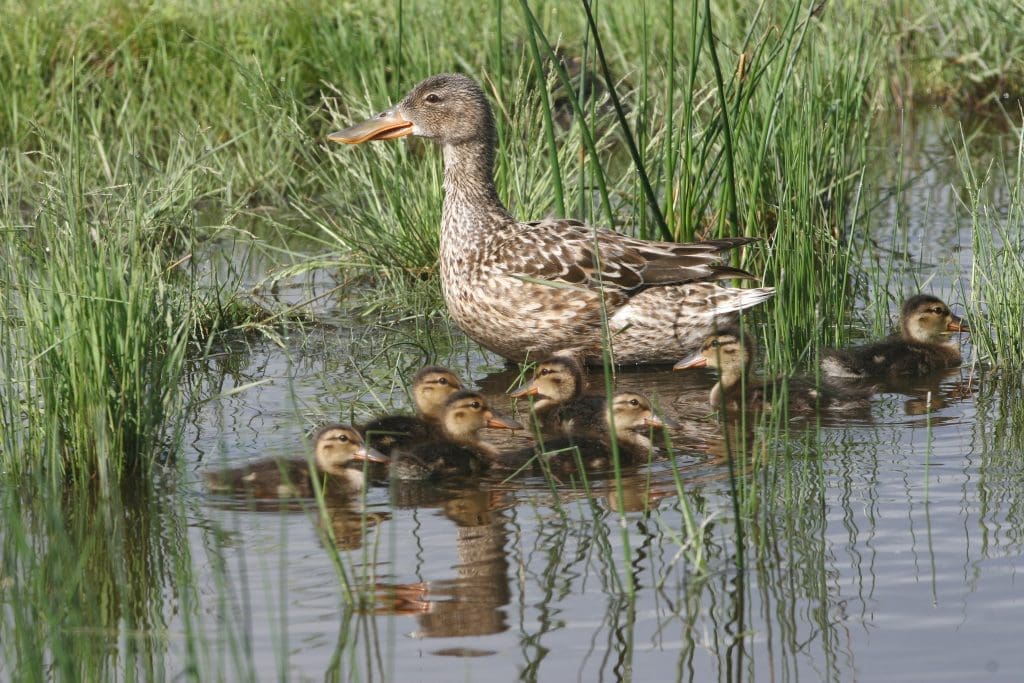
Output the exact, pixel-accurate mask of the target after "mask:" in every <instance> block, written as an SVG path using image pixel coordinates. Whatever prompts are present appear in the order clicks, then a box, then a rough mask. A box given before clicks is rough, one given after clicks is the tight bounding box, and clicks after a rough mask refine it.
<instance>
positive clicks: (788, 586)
mask: <svg viewBox="0 0 1024 683" xmlns="http://www.w3.org/2000/svg"><path fill="white" fill-rule="evenodd" d="M710 5H711V3H705V2H693V3H691V2H664V3H662V2H658V3H654V2H647V3H645V2H619V3H611V2H597V3H592V5H591V7H590V8H591V10H592V12H593V18H594V26H593V28H592V27H591V26H590V25H589V24H588V19H587V12H586V11H585V7H584V6H583V5H581V4H577V3H575V2H568V1H562V2H544V3H541V2H502V1H500V0H498V1H496V2H491V3H468V2H467V3H462V2H451V3H444V4H441V3H433V2H426V1H423V2H419V1H416V0H404V1H402V0H400V1H398V2H387V3H377V4H364V3H356V2H343V3H326V2H316V1H310V2H296V1H289V2H282V1H278V0H271V1H270V2H264V3H259V4H258V5H254V4H252V3H245V2H234V1H228V0H224V1H217V2H214V1H213V0H166V1H164V2H144V3H140V2H116V1H102V2H101V1H100V0H90V1H87V2H74V3H72V2H55V3H45V4H41V3H28V2H17V1H13V0H4V1H3V2H2V3H0V6H2V8H3V12H2V15H3V16H4V18H5V21H4V22H3V25H2V26H0V38H2V40H0V82H2V83H3V84H4V87H3V92H2V93H0V157H2V163H0V174H2V176H3V177H2V183H0V221H2V223H0V228H2V235H3V237H2V240H3V242H2V245H0V246H2V258H0V281H2V282H3V287H2V289H0V296H2V308H0V335H2V339H0V392H2V393H0V410H2V412H3V416H2V427H0V428H2V433H0V465H2V470H3V472H2V475H0V476H2V481H3V486H2V488H0V510H2V513H0V514H2V515H3V526H2V531H0V538H2V541H0V552H2V561H0V604H2V610H0V652H2V659H0V671H2V674H0V675H2V676H3V677H4V678H8V679H18V680H44V679H54V678H60V679H87V680H97V679H106V678H113V679H123V680H135V679H145V680H153V679H157V680H164V679H187V680H204V681H205V680H247V679H252V680H268V679H274V678H278V679H285V680H308V679H321V678H322V679H326V680H380V679H383V680H391V679H395V678H399V677H402V678H409V677H412V678H415V679H422V680H437V679H440V678H445V679H448V678H451V677H452V676H460V677H463V678H466V679H471V680H475V679H480V678H485V677H491V678H494V677H500V678H502V679H514V678H523V679H528V680H550V679H552V678H555V677H556V676H558V677H575V678H576V679H577V680H593V679H601V680H618V679H632V678H633V677H637V678H639V679H655V680H672V679H678V680H709V679H719V680H738V679H752V680H753V679H762V680H775V679H777V678H780V677H782V678H787V679H793V680H799V679H801V678H802V679H805V680H922V679H929V680H939V679H948V680H1015V679H1016V678H1017V673H1018V672H1019V671H1020V670H1021V668H1022V665H1024V661H1022V659H1024V656H1022V655H1021V653H1020V648H1019V645H1018V642H1019V640H1020V627H1019V625H1018V623H1019V619H1018V618H1017V612H1016V609H1019V608H1020V606H1021V599H1020V597H1019V594H1017V593H1016V590H1015V588H1016V586H1015V578H1016V569H1017V565H1018V563H1019V560H1020V558H1021V521H1022V520H1021V505H1020V502H1019V501H1020V500H1021V495H1022V493H1024V490H1022V489H1024V476H1022V474H1024V472H1022V470H1024V462H1022V447H1024V407H1022V403H1021V392H1022V376H1021V358H1022V354H1024V328H1022V323H1021V321H1022V316H1024V306H1022V300H1024V294H1022V291H1024V266H1022V260H1021V259H1022V239H1024V238H1022V225H1024V220H1022V207H1024V202H1022V199H1021V191H1020V185H1021V177H1022V174H1021V170H1022V162H1024V153H1022V148H1024V147H1022V144H1024V143H1022V140H1024V137H1022V135H1024V134H1022V116H1021V100H1020V96H1021V92H1022V87H1021V86H1022V83H1024V57H1022V54H1024V53H1022V48H1021V46H1020V43H1019V41H1018V40H1017V34H1018V33H1019V30H1018V27H1019V26H1020V25H1021V19H1024V16H1022V14H1024V9H1022V8H1021V7H1020V5H1019V3H1018V4H1014V3H994V2H980V3H979V2H967V1H966V0H963V1H957V0H950V1H948V2H940V3H927V4H926V3H918V2H903V3H884V4H883V3H877V4H876V3H841V2H826V3H815V4H808V3H793V2H780V3H764V4H760V5H750V4H749V3H732V2H716V3H714V7H711V6H710ZM593 29H596V30H593ZM598 38H599V39H600V45H601V48H602V50H601V53H598V51H597V43H598V40H597V39H598ZM556 51H557V54H558V55H561V56H562V60H559V59H558V58H556V56H555V55H556ZM559 64H561V65H563V67H564V69H563V70H559V69H558V68H557V65H559ZM605 65H606V66H607V68H608V71H609V73H610V74H611V76H612V78H611V79H610V80H611V82H613V83H614V84H615V91H616V92H617V93H618V95H619V96H620V97H621V98H622V103H623V110H624V118H625V125H624V123H623V121H621V120H620V119H619V117H618V116H617V115H616V114H615V113H614V111H613V109H614V108H611V109H610V108H609V107H608V105H607V101H606V100H605V99H604V98H603V97H602V93H603V91H604V90H605V87H604V85H602V84H606V83H607V82H608V79H606V78H605V77H604V75H603V67H604V66H605ZM444 70H460V71H465V72H467V73H469V74H471V75H473V76H474V77H476V78H478V79H479V80H481V82H483V83H484V84H485V89H486V90H487V91H488V93H489V94H490V95H491V97H492V102H493V103H494V105H495V109H496V114H497V118H498V123H499V128H500V150H499V167H498V174H497V180H498V184H499V192H500V193H501V195H502V197H503V198H504V199H505V200H506V201H507V202H508V203H509V204H510V206H511V208H512V210H513V212H514V214H515V215H517V216H519V217H522V218H536V217H542V216H544V215H548V214H559V215H573V216H576V217H580V218H586V219H588V220H592V221H594V222H600V223H601V224H605V225H613V226H615V227H616V228H617V229H619V230H622V231H624V232H631V233H634V234H638V235H641V236H645V237H658V236H671V237H672V238H676V239H682V240H689V239H699V238H701V237H705V236H711V235H728V234H751V235H757V236H760V237H763V238H764V242H763V243H762V246H760V247H759V248H756V249H751V250H749V251H748V253H746V254H745V255H744V261H743V263H742V264H739V265H743V266H744V267H745V268H748V269H750V270H752V271H753V272H758V273H764V278H765V283H766V284H770V285H773V286H776V287H777V288H778V296H777V297H776V298H775V299H774V300H773V301H771V302H769V303H768V304H767V305H766V306H764V307H763V308H761V309H760V310H758V311H757V312H756V313H755V314H754V315H753V316H750V317H749V318H748V321H747V322H748V324H749V325H750V326H751V327H752V329H755V330H757V332H758V333H759V336H760V337H761V339H762V363H761V370H762V371H763V372H767V373H776V372H791V371H794V370H796V371H801V370H802V371H806V370H807V368H813V367H814V364H815V363H814V359H815V358H816V356H817V353H818V351H819V350H820V349H821V348H822V347H823V346H828V345H835V344H840V343H852V342H856V341H859V340H861V339H865V338H869V337H875V336H879V335H881V334H884V333H886V332H888V331H889V329H890V328H891V326H892V323H893V315H894V312H895V310H896V305H897V303H898V301H899V300H900V299H902V298H903V296H905V295H906V294H908V293H913V292H916V291H918V290H919V289H924V290H926V291H930V292H932V293H934V294H937V295H938V296H941V297H943V298H944V299H946V300H947V301H949V302H951V303H953V304H954V308H955V309H956V310H957V312H958V313H966V315H967V316H968V318H969V319H970V321H971V324H972V326H973V327H974V329H975V332H974V333H973V334H972V335H971V337H970V338H969V339H967V340H965V342H966V346H965V348H964V357H965V365H964V367H963V368H962V369H961V370H958V371H955V372H952V373H950V374H949V375H948V376H946V377H943V378H938V379H935V380H934V381H931V382H925V383H921V384H920V385H911V386H904V387H892V388H891V390H887V391H885V392H883V393H882V394H880V395H879V397H878V398H877V399H876V400H875V401H874V403H873V406H872V409H871V413H870V415H866V416H859V417H858V418H857V419H837V418H825V417H822V418H819V419H810V420H806V419H805V420H794V421H790V420H786V419H783V418H779V417H778V416H775V417H771V418H751V419H750V423H749V424H746V425H742V426H740V427H735V426H732V425H728V424H722V423H720V422H719V421H718V420H717V419H716V418H715V417H713V416H710V415H709V414H708V412H709V411H708V409H707V407H706V402H705V400H706V398H705V397H706V392H707V390H708V388H709V387H710V383H711V380H710V378H708V377H703V376H700V373H698V374H697V375H696V376H691V375H683V376H680V375H681V373H676V374H674V375H673V374H670V373H668V372H666V371H658V370H654V369H645V370H631V369H625V370H623V371H622V372H621V373H620V374H619V375H618V376H617V383H618V386H619V387H622V388H635V389H639V390H641V391H643V392H645V393H648V394H650V395H652V396H653V397H655V398H656V400H657V401H658V402H659V404H660V405H661V407H662V409H663V410H664V411H665V412H666V413H668V414H669V415H671V416H672V417H674V418H676V419H677V420H679V421H680V422H681V423H682V424H683V427H681V428H680V429H679V430H676V431H674V432H673V433H672V434H671V437H672V454H673V455H672V457H671V458H667V459H665V460H662V461H659V462H657V463H655V464H654V465H652V466H651V467H650V468H646V469H643V470H640V471H635V472H630V473H628V476H626V477H624V478H623V479H622V480H621V481H614V480H612V481H608V480H599V481H593V482H589V485H588V486H584V485H582V484H579V485H570V484H568V483H566V482H549V481H545V480H543V479H540V478H533V479H525V480H516V481H512V482H503V481H499V480H495V481H488V482H484V483H483V484H482V485H481V486H480V487H475V488H473V489H471V490H442V491H428V492H423V491H415V490H413V491H405V490H394V491H389V490H388V489H384V488H374V489H371V490H370V491H369V492H368V494H367V497H366V500H365V501H363V502H362V503H361V504H360V505H354V506H347V507H343V508H332V507H329V506H327V505H326V504H325V503H323V502H322V501H315V500H309V501H295V502H289V503H287V504H281V505H274V506H269V507H268V506H256V505H254V504H253V503H252V502H250V501H246V500H240V499H231V498H224V497H215V496H211V495H209V494H208V493H206V492H205V491H204V490H203V487H202V484H201V478H200V476H199V473H200V472H201V471H202V470H203V469H206V468H210V467H216V466H220V465H223V464H225V463H238V462H242V461H244V460H246V459H249V458H252V457H256V456H261V455H273V454H295V453H303V452H305V448H306V446H305V444H304V442H303V435H304V434H305V433H306V431H307V430H308V429H309V428H310V427H312V426H313V425H315V424H317V423H320V422H323V421H327V420H332V421H333V420H336V419H339V418H340V419H343V420H350V419H351V420H353V421H356V420H360V419H363V418H366V417H368V416H370V415H372V414H376V413H378V412H383V411H385V410H392V409H405V408H407V407H408V397H407V393H406V391H407V386H406V383H407V382H408V379H409V377H411V375H412V373H413V372H415V370H416V369H417V368H418V367H419V366H420V365H422V364H424V363H426V362H428V361H429V362H439V363H443V364H447V365H450V366H451V367H453V368H454V369H455V370H456V371H457V372H458V373H459V374H460V375H461V376H462V377H463V378H464V379H465V380H467V381H468V382H469V383H470V384H473V385H476V386H478V387H480V388H482V389H483V390H484V391H486V392H488V394H489V395H491V396H494V397H496V400H498V401H499V403H502V404H503V405H505V406H507V404H504V403H503V399H501V398H500V397H501V396H502V395H503V394H504V392H505V391H506V390H507V389H508V388H510V387H511V386H513V385H515V384H516V382H517V380H518V377H519V373H518V371H516V370H511V369H508V368H506V367H505V365H504V363H503V362H502V361H501V359H500V358H497V357H494V356H492V355H489V354H487V353H485V352H483V351H482V350H481V349H479V348H478V347H477V346H476V345H474V344H473V343H471V342H469V341H468V340H466V339H465V338H464V337H463V336H462V335H461V334H460V333H459V332H458V330H456V329H454V328H452V327H451V326H450V325H449V324H448V322H447V320H446V318H445V313H444V310H443V303H442V301H441V298H440V295H439V289H438V286H437V283H436V278H435V272H436V263H435V260H436V240H437V227H438V224H439V217H440V199H441V190H440V181H441V166H440V157H439V154H438V152H437V150H435V149H433V148H431V147H430V146H429V145H426V144H419V143H416V142H411V143H408V144H404V143H398V144H390V145H383V144H377V145H372V146H367V149H334V148H329V147H328V146H327V145H326V144H325V143H324V141H323V138H324V135H325V134H326V133H327V132H329V131H330V130H334V129H336V128H338V127H341V126H342V125H344V124H347V123H349V122H351V121H353V120H362V119H363V118H365V117H366V116H368V115H370V114H373V113H374V112H376V111H378V110H380V109H382V108H383V107H384V106H386V105H387V104H389V103H390V102H392V101H394V100H395V99H396V98H397V97H399V96H400V95H401V94H402V93H404V92H405V91H406V90H407V89H408V87H410V86H411V85H412V84H414V83H415V82H417V81H418V80H419V79H420V78H422V77H423V76H425V75H427V74H429V73H434V72H438V71H444ZM581 85H582V86H585V87H581ZM572 92H580V93H583V95H584V96H582V97H580V98H578V99H575V98H573V97H572V96H571V94H572ZM589 95H593V96H589ZM573 101H576V102H577V104H576V105H573V104H572V102H573ZM627 129H628V135H627V132H626V131H627ZM627 137H630V138H632V140H633V142H634V144H635V147H636V150H637V153H636V155H633V154H631V153H630V152H629V144H628V142H627ZM644 177H646V178H647V183H648V184H649V185H650V187H651V188H652V191H653V194H654V197H655V201H654V202H653V203H652V202H650V201H648V198H647V194H646V192H645V189H644V183H643V182H642V180H641V178H644ZM659 216H660V217H659Z"/></svg>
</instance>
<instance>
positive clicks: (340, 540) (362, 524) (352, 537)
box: [320, 501, 391, 550]
mask: <svg viewBox="0 0 1024 683" xmlns="http://www.w3.org/2000/svg"><path fill="white" fill-rule="evenodd" d="M324 511H325V512H326V515H322V516H321V517H320V525H321V528H323V529H325V530H326V529H330V533H331V537H332V538H333V539H334V546H335V547H336V548H337V549H338V550H359V549H360V548H361V547H362V546H363V538H364V537H365V536H366V533H367V532H368V531H370V530H372V529H374V528H376V527H377V525H378V524H380V523H381V522H386V521H387V520H389V519H391V515H390V514H389V513H387V512H370V511H367V510H362V509H360V508H358V507H355V506H352V505H347V504H337V503H335V504H331V502H330V501H327V505H326V506H325V508H324Z"/></svg>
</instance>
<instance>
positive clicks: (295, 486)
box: [203, 424, 388, 498]
mask: <svg viewBox="0 0 1024 683" xmlns="http://www.w3.org/2000/svg"><path fill="white" fill-rule="evenodd" d="M313 442H314V447H313V448H314V458H313V472H312V473H311V472H310V466H309V463H308V462H307V461H306V460H305V459H304V458H293V459H290V460H289V459H278V458H268V459H265V460H259V461H257V462H254V463H251V464H249V465H245V466H242V467H236V468H232V469H227V470H219V471H214V472H204V473H203V477H204V478H205V479H206V483H207V486H209V488H210V491H211V492H213V493H246V494H248V495H250V496H252V497H253V498H296V497H303V498H308V497H311V496H313V494H314V487H313V476H317V477H319V478H320V480H321V482H322V484H323V489H324V493H325V495H334V496H353V495H356V494H359V493H361V492H362V491H363V489H364V488H365V487H366V478H365V476H364V475H363V471H362V462H363V461H371V462H387V460H388V459H387V457H385V456H384V455H382V454H381V453H379V452H377V451H376V450H374V449H373V448H371V447H369V446H367V445H366V444H365V443H364V442H363V437H362V436H360V435H359V432H358V431H356V430H355V429H353V428H352V427H348V426H346V425H340V424H331V425H327V426H326V427H322V428H320V429H319V430H317V431H316V433H315V434H314V435H313Z"/></svg>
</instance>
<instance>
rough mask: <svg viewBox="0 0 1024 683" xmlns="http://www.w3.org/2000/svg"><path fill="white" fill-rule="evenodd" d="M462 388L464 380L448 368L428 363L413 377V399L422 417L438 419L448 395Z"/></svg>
mask: <svg viewBox="0 0 1024 683" xmlns="http://www.w3.org/2000/svg"><path fill="white" fill-rule="evenodd" d="M461 389H462V382H460V381H459V378H458V377H456V376H455V373H454V372H452V371H451V370H449V369H448V368H442V367H439V366H437V365H428V366H427V367H425V368H423V369H422V370H420V371H419V372H417V373H416V376H415V377H413V379H412V400H413V403H415V404H416V412H418V413H419V414H420V416H421V417H426V418H430V419H433V420H437V419H439V418H440V417H441V413H442V412H443V411H444V405H445V403H446V402H447V401H448V397H449V396H451V395H452V394H454V393H455V392H456V391H460V390H461Z"/></svg>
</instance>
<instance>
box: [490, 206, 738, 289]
mask: <svg viewBox="0 0 1024 683" xmlns="http://www.w3.org/2000/svg"><path fill="white" fill-rule="evenodd" d="M754 241H756V240H755V238H748V237H736V238H729V239H721V240H708V241H706V242H694V243H688V244H676V243H673V242H649V241H645V240H639V239H634V238H631V237H627V236H625V235H620V234H618V233H615V232H612V231H610V230H606V229H604V228H593V227H590V226H587V225H584V224H583V223H581V222H579V221H576V220H559V219H550V218H549V219H546V220H542V221H533V222H531V223H520V224H519V225H518V226H517V228H516V229H515V230H513V231H512V232H511V233H510V234H509V235H508V237H506V239H504V240H502V241H501V242H500V243H498V244H497V245H496V247H495V251H494V254H493V258H494V259H495V260H496V261H497V262H499V263H505V264H507V268H508V270H510V271H511V272H513V273H516V274H520V275H522V276H524V277H530V278H537V279H541V280H550V281H557V282H564V283H567V284H573V285H579V286H594V285H597V284H598V283H599V282H600V283H602V284H603V285H604V286H605V287H606V288H614V289H620V290H624V291H636V290H639V289H642V288H645V287H650V286H656V285H669V284H682V283H686V282H693V281H698V280H713V279H722V278H731V277H752V276H751V275H749V274H748V273H746V272H745V271H742V270H739V269H738V268H732V267H730V266H726V265H722V260H723V258H724V256H723V254H724V252H726V251H728V250H730V249H733V248H735V247H738V246H742V245H744V244H749V243H750V242H754ZM537 254H542V255H543V258H540V259H537V258H536V256H537ZM528 255H532V256H533V258H529V257H528Z"/></svg>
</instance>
